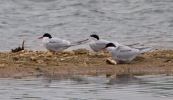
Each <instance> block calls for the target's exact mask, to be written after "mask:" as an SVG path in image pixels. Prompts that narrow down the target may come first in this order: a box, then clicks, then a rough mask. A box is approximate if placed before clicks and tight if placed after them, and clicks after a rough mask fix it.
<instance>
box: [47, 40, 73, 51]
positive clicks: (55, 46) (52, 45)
mask: <svg viewBox="0 0 173 100" xmlns="http://www.w3.org/2000/svg"><path fill="white" fill-rule="evenodd" d="M69 45H70V42H69V41H66V40H62V39H50V40H49V42H48V43H46V47H47V49H49V50H50V51H61V50H63V49H65V48H68V47H69Z"/></svg>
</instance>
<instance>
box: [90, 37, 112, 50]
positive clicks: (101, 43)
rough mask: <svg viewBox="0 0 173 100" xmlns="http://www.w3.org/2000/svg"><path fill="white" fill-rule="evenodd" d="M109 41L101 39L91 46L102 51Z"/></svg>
mask: <svg viewBox="0 0 173 100" xmlns="http://www.w3.org/2000/svg"><path fill="white" fill-rule="evenodd" d="M108 43H109V42H108V41H104V40H99V41H96V42H94V43H91V44H90V47H91V48H92V49H93V50H94V51H100V50H103V48H105V47H106V44H108Z"/></svg>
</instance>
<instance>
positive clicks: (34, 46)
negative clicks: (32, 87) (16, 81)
mask: <svg viewBox="0 0 173 100" xmlns="http://www.w3.org/2000/svg"><path fill="white" fill-rule="evenodd" d="M172 12H173V0H0V40H1V43H0V51H1V52H7V51H10V50H11V49H14V48H16V47H18V46H21V44H22V41H23V40H25V41H26V42H25V48H26V49H28V50H45V48H44V47H43V45H42V43H41V40H38V39H37V38H38V37H40V36H42V35H43V34H44V33H45V32H48V33H50V34H51V35H52V36H53V37H59V38H63V39H66V40H69V41H77V40H81V39H86V38H88V37H89V35H90V34H98V35H99V36H100V38H102V39H107V40H114V41H117V42H119V43H122V44H131V43H141V44H144V45H147V46H148V45H149V46H150V45H157V46H158V48H164V49H172V48H173V45H172V43H173V33H172V32H173V14H172ZM77 48H88V49H89V47H88V45H87V44H84V45H81V46H78V47H74V48H70V49H77Z"/></svg>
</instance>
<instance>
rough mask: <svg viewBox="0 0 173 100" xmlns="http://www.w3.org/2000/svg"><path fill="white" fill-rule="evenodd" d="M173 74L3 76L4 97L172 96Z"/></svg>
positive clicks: (168, 99) (114, 99)
mask: <svg viewBox="0 0 173 100" xmlns="http://www.w3.org/2000/svg"><path fill="white" fill-rule="evenodd" d="M172 86H173V76H166V75H145V76H134V75H132V74H118V75H115V76H112V77H106V76H105V75H100V76H71V77H70V76H68V77H40V78H24V79H0V99H2V100H172V99H173V87H172Z"/></svg>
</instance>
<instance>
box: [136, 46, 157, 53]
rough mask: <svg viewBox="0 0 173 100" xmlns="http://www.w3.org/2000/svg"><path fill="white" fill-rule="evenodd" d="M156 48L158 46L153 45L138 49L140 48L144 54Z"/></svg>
mask: <svg viewBox="0 0 173 100" xmlns="http://www.w3.org/2000/svg"><path fill="white" fill-rule="evenodd" d="M155 48H156V46H153V47H144V48H138V49H139V53H140V54H142V53H145V52H148V51H150V50H154V49H155Z"/></svg>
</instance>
